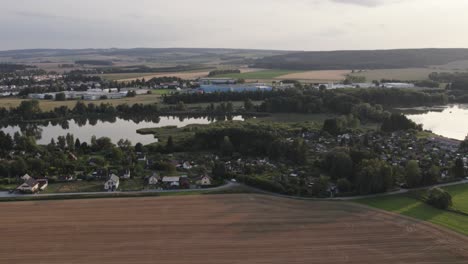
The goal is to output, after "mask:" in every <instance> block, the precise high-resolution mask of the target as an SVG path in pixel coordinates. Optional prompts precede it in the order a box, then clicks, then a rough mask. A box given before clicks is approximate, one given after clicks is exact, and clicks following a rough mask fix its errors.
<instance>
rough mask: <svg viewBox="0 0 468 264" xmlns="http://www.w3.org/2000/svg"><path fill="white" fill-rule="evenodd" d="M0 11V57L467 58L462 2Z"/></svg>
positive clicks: (244, 0)
mask: <svg viewBox="0 0 468 264" xmlns="http://www.w3.org/2000/svg"><path fill="white" fill-rule="evenodd" d="M0 1H1V2H2V3H1V8H0V36H1V38H0V50H13V49H30V48H67V49H74V48H135V47H148V48H169V47H187V48H192V47H193V48H246V49H276V50H310V51H312V50H356V49H396V48H468V34H466V29H467V28H468V15H467V14H466V11H467V10H468V1H467V0H443V1H442V0H236V1H232V0H167V1H166V0H80V1H77V0H14V1H12V0H0Z"/></svg>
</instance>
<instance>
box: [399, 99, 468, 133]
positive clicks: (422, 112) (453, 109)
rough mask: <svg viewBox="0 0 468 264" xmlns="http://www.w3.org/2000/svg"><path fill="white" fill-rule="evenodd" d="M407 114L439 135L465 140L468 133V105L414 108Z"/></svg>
mask: <svg viewBox="0 0 468 264" xmlns="http://www.w3.org/2000/svg"><path fill="white" fill-rule="evenodd" d="M410 111H411V112H419V113H408V111H407V110H405V111H404V112H405V114H406V116H407V117H408V118H409V119H411V120H413V121H414V122H416V123H418V124H422V125H423V128H424V129H425V130H431V131H432V132H433V133H435V134H437V135H441V136H444V137H448V138H454V139H459V140H464V139H465V137H466V136H467V135H468V105H450V106H441V107H431V108H414V109H411V110H410Z"/></svg>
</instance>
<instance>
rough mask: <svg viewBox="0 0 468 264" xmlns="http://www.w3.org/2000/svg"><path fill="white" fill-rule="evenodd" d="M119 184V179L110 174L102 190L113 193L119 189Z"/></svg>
mask: <svg viewBox="0 0 468 264" xmlns="http://www.w3.org/2000/svg"><path fill="white" fill-rule="evenodd" d="M119 183H120V178H119V177H118V176H117V175H115V174H111V176H110V178H109V180H108V181H106V183H104V190H106V191H115V190H117V188H119Z"/></svg>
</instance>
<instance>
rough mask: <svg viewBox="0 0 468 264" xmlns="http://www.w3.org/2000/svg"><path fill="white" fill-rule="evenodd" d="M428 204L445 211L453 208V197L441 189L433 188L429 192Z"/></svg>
mask: <svg viewBox="0 0 468 264" xmlns="http://www.w3.org/2000/svg"><path fill="white" fill-rule="evenodd" d="M427 203H428V204H430V205H432V206H434V207H436V208H439V209H442V210H445V209H447V208H449V207H450V206H452V196H451V195H450V193H448V192H446V191H444V190H442V189H441V188H437V187H435V188H431V189H429V190H428V191H427Z"/></svg>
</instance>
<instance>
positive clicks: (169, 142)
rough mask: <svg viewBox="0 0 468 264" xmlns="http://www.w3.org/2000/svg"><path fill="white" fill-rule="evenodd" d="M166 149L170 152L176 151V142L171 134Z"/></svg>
mask: <svg viewBox="0 0 468 264" xmlns="http://www.w3.org/2000/svg"><path fill="white" fill-rule="evenodd" d="M166 151H167V152H169V153H172V152H174V142H173V140H172V136H169V137H168V138H167V143H166Z"/></svg>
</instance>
